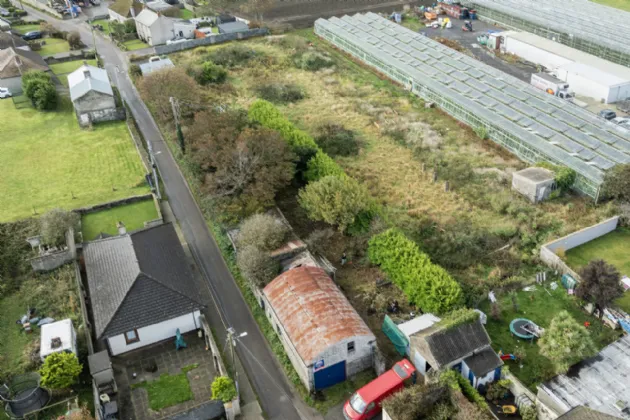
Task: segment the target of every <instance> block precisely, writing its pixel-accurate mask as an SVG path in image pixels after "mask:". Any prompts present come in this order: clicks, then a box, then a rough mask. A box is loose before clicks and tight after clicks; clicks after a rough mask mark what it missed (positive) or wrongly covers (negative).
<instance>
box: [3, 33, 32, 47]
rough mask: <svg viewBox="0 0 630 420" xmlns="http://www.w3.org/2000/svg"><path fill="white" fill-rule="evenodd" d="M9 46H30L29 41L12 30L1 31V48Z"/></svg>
mask: <svg viewBox="0 0 630 420" xmlns="http://www.w3.org/2000/svg"><path fill="white" fill-rule="evenodd" d="M9 47H15V48H20V47H28V42H26V41H24V40H23V39H22V38H20V37H19V36H17V35H13V34H12V33H10V32H2V31H0V50H4V49H6V48H9Z"/></svg>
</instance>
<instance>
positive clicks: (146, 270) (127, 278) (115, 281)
mask: <svg viewBox="0 0 630 420" xmlns="http://www.w3.org/2000/svg"><path fill="white" fill-rule="evenodd" d="M83 260H84V264H85V273H86V277H87V285H88V293H89V302H90V304H91V309H92V319H93V329H94V335H95V337H96V340H97V343H98V344H99V346H100V347H101V348H107V349H108V350H109V352H110V354H111V355H117V354H121V353H125V352H128V351H130V350H134V349H137V348H139V347H143V346H147V345H149V344H153V343H156V342H159V341H162V340H165V339H169V338H172V337H174V336H175V335H176V331H177V330H179V331H180V332H181V333H182V334H183V333H186V332H188V331H192V330H195V329H198V328H200V321H199V316H200V310H201V309H202V308H203V305H202V304H201V303H200V302H199V300H198V299H199V298H198V296H199V292H198V291H197V289H196V287H195V284H194V280H193V274H192V272H191V270H190V266H189V263H188V261H187V257H186V254H185V253H184V249H183V248H182V245H181V243H180V241H179V238H178V237H177V233H175V228H174V227H173V225H172V224H170V223H167V224H162V225H158V226H154V227H150V228H146V229H142V230H138V231H135V232H132V233H127V232H126V230H125V229H124V228H119V235H118V236H113V237H109V238H105V239H99V240H95V241H92V242H87V243H85V244H84V245H83Z"/></svg>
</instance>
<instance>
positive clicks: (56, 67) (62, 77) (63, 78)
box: [50, 60, 96, 87]
mask: <svg viewBox="0 0 630 420" xmlns="http://www.w3.org/2000/svg"><path fill="white" fill-rule="evenodd" d="M83 61H84V60H75V61H66V62H65V63H59V64H51V65H50V69H51V70H52V72H53V73H54V74H55V75H56V76H57V77H58V78H59V81H60V82H61V84H62V85H64V86H65V87H68V77H67V76H68V74H70V73H72V72H73V71H75V70H76V69H78V68H79V67H81V66H82V65H83ZM87 63H88V64H89V65H91V66H96V60H87Z"/></svg>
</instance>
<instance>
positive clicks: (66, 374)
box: [39, 352, 82, 389]
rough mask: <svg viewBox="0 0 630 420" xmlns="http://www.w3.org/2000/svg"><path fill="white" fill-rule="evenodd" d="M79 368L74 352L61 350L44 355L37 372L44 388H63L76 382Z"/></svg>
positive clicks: (80, 367)
mask: <svg viewBox="0 0 630 420" xmlns="http://www.w3.org/2000/svg"><path fill="white" fill-rule="evenodd" d="M81 370H82V366H81V364H80V363H79V360H78V359H77V356H76V355H75V354H74V353H65V352H61V353H52V354H51V355H49V356H48V357H46V360H44V366H42V368H41V370H40V371H39V374H40V375H41V381H42V385H43V386H45V387H46V388H50V389H64V388H69V387H70V386H72V385H73V384H74V383H75V382H76V380H77V378H78V377H79V374H80V373H81Z"/></svg>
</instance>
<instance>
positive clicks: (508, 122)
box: [315, 0, 630, 195]
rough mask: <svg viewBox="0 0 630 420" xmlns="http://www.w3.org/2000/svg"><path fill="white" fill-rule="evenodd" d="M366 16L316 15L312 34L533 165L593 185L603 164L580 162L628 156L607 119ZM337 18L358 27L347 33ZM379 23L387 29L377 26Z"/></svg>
mask: <svg viewBox="0 0 630 420" xmlns="http://www.w3.org/2000/svg"><path fill="white" fill-rule="evenodd" d="M507 1H512V0H507ZM534 1H538V0H534ZM552 1H555V0H552ZM367 16H368V17H369V19H361V20H360V21H359V20H358V19H355V18H353V17H349V16H344V18H343V20H339V19H333V18H331V19H329V20H324V19H319V20H318V21H317V22H316V23H315V32H316V33H317V34H318V35H320V36H322V37H324V38H326V39H329V40H330V41H331V42H333V43H334V44H335V45H337V46H338V47H340V48H341V49H343V50H345V51H347V52H348V53H350V54H352V55H355V56H356V57H358V58H360V59H362V60H364V61H365V62H366V64H368V65H370V66H372V67H376V68H377V69H378V70H379V71H380V72H382V73H384V74H388V75H389V76H390V77H392V78H395V79H396V80H397V81H399V82H402V83H405V84H406V83H408V84H409V85H413V86H414V92H417V93H418V94H419V95H421V96H423V97H424V98H425V100H428V101H435V102H436V103H437V104H438V105H439V106H441V107H443V109H444V110H445V111H446V112H448V113H451V114H452V115H454V116H455V117H457V118H458V119H460V120H461V121H464V122H466V123H467V124H470V125H473V126H476V125H477V124H479V123H480V122H481V123H483V124H485V125H486V126H490V131H489V132H490V133H491V138H493V140H495V141H498V140H496V139H495V138H494V136H496V135H499V134H500V133H504V134H501V135H503V136H509V138H510V139H511V140H510V141H506V142H501V144H504V145H506V147H508V148H510V150H511V151H513V152H514V153H516V154H517V155H519V156H520V157H521V158H522V159H524V160H527V161H530V162H535V161H537V160H540V159H541V158H545V157H546V158H547V159H548V160H549V161H551V162H555V163H560V164H564V165H567V166H569V167H571V168H573V169H574V170H576V171H577V172H578V173H579V174H580V175H581V176H583V177H584V178H585V179H586V180H588V182H593V183H595V184H594V185H599V183H601V180H602V179H603V172H602V169H604V166H606V164H605V163H604V161H603V160H601V159H600V160H599V161H598V164H597V165H595V164H587V163H586V162H585V160H589V159H590V160H592V159H594V158H596V157H601V158H602V159H605V160H608V161H611V162H617V163H621V162H625V161H630V153H625V152H628V150H627V149H630V142H627V141H626V140H624V139H625V137H624V136H625V135H626V134H627V135H628V137H630V133H626V132H625V131H624V132H621V131H615V130H614V129H613V128H612V125H611V124H609V123H607V122H604V121H603V120H601V119H598V118H597V117H596V116H595V115H593V114H592V113H590V112H588V111H586V110H583V109H581V108H579V107H577V106H575V105H573V104H571V103H569V102H567V101H565V100H562V99H560V98H556V97H553V96H551V95H548V94H546V93H544V92H542V91H540V90H537V89H535V88H533V87H531V86H530V85H529V84H528V83H525V82H523V81H521V80H518V79H516V78H514V77H512V76H510V75H508V74H505V73H502V72H500V71H498V70H496V69H493V68H492V67H490V66H488V65H486V64H484V63H482V62H480V61H477V60H475V59H473V58H471V57H468V56H466V55H463V54H461V53H459V52H457V51H455V50H451V49H449V48H448V47H446V46H444V45H442V44H440V43H439V42H437V41H435V40H432V39H430V38H428V37H425V36H420V35H418V34H416V33H414V32H413V31H410V30H408V29H406V28H404V27H402V26H400V25H397V24H395V23H393V22H389V21H388V20H387V19H384V18H382V17H379V16H378V15H376V14H373V13H368V14H367ZM370 19H371V20H370ZM340 22H341V23H343V24H349V25H351V26H352V27H353V28H354V29H357V30H358V31H359V32H358V33H354V34H352V33H350V32H349V30H348V29H347V28H343V27H342V26H340V24H339V23H340ZM366 22H367V23H366ZM365 25H367V26H369V27H370V29H369V31H367V30H365V31H364V29H365V27H364V26H365ZM378 25H382V26H383V27H384V28H386V29H383V30H382V31H381V30H379V29H378V28H377V26H378ZM361 28H363V29H361ZM380 32H385V33H387V34H389V35H384V36H383V40H384V41H388V44H382V45H379V44H372V43H370V42H367V39H368V38H369V37H370V36H373V37H378V36H379V33H380ZM333 34H334V38H333V36H332V35H333ZM402 41H405V42H402ZM407 41H408V43H407ZM359 51H360V52H359ZM369 56H372V57H374V58H377V59H378V61H380V62H382V63H383V64H378V63H377V64H374V62H373V61H371V60H367V59H366V57H369ZM393 71H395V73H393ZM492 133H494V134H492ZM589 133H590V135H589ZM604 141H605V142H607V143H608V144H613V145H614V144H616V143H619V144H620V145H621V147H619V148H616V147H612V146H608V145H606V144H605V143H604ZM519 143H520V146H519ZM523 147H525V149H523ZM523 150H528V152H527V153H525V152H523ZM593 188H595V190H593V189H591V190H589V192H588V193H589V194H590V195H593V194H595V192H594V191H596V186H595V187H593Z"/></svg>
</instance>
